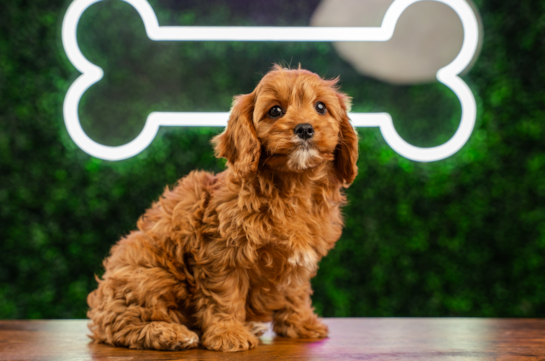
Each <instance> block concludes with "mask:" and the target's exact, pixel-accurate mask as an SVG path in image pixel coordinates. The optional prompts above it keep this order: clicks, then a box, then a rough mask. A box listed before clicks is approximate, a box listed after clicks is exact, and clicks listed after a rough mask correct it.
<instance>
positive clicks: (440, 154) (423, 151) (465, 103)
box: [62, 0, 479, 162]
mask: <svg viewBox="0 0 545 361" xmlns="http://www.w3.org/2000/svg"><path fill="white" fill-rule="evenodd" d="M99 1H101V0H75V1H74V2H73V3H72V4H70V6H69V7H68V10H67V11H66V15H65V16H64V20H63V24H62V43H63V46H64V50H65V51H66V54H67V56H68V59H69V60H70V61H71V62H72V64H73V65H74V66H75V67H76V69H78V70H79V71H80V72H81V73H82V74H81V76H80V77H78V78H77V79H76V81H75V82H74V83H73V84H72V85H71V86H70V88H69V89H68V92H67V94H66V97H65V99H64V107H63V112H64V122H65V124H66V128H67V129H68V134H70V137H72V140H74V142H75V143H76V144H77V145H78V147H80V148H81V149H82V150H83V151H85V152H86V153H88V154H90V155H92V156H94V157H96V158H101V159H106V160H111V161H115V160H122V159H126V158H130V157H133V156H135V155H137V154H138V153H140V152H142V151H143V150H144V149H146V147H147V146H148V145H149V144H150V143H151V142H152V140H153V138H155V135H156V134H157V131H158V130H159V127H160V126H218V127H224V126H226V125H227V120H228V118H229V113H228V112H225V113H207V112H203V113H189V112H180V113H166V112H153V113H151V114H150V115H149V116H148V118H147V120H146V124H145V126H144V129H143V130H142V132H141V133H140V134H139V135H138V136H137V137H136V138H135V139H134V140H132V141H131V142H129V143H127V144H125V145H121V146H117V147H111V146H105V145H102V144H99V143H97V142H95V141H94V140H92V139H91V138H89V136H87V134H86V133H85V132H84V131H83V128H82V127H81V123H80V120H79V116H78V106H79V101H80V99H81V97H82V96H83V94H84V93H85V91H86V90H87V89H88V88H89V87H90V86H92V85H93V84H95V83H96V82H98V81H99V80H100V79H102V76H103V75H104V72H103V71H102V69H101V68H99V67H98V66H96V65H94V64H92V63H91V62H89V60H87V59H86V58H85V57H84V56H83V54H82V53H81V51H80V49H79V46H78V42H77V38H76V31H77V27H78V22H79V19H80V17H81V15H82V14H83V13H84V12H85V10H86V9H87V8H88V7H89V6H91V5H92V4H94V3H96V2H99ZM124 1H125V2H127V3H129V4H130V5H132V6H133V7H134V8H135V9H136V10H137V11H138V13H139V14H140V16H141V17H142V20H143V22H144V26H145V28H146V33H147V35H148V37H149V38H150V39H151V40H154V41H327V42H333V41H388V40H389V39H390V38H391V37H392V35H393V33H394V29H395V25H396V23H397V21H398V19H399V17H400V16H401V14H402V13H403V12H404V11H405V9H406V8H407V7H409V6H410V5H412V4H414V3H416V2H419V1H423V0H395V1H394V2H393V3H392V5H391V6H390V8H389V9H388V11H387V12H386V15H385V16H384V20H383V22H382V25H381V26H380V27H253V26H244V27H239V26H159V23H158V21H157V17H156V15H155V12H154V11H153V9H152V7H151V6H150V4H149V3H148V2H147V1H146V0H124ZM432 1H437V2H440V3H443V4H446V5H448V6H450V7H451V8H452V9H453V10H454V11H455V12H456V13H457V14H458V16H459V17H460V20H461V21H462V26H463V29H464V41H463V45H462V49H461V50H460V53H459V54H458V56H457V57H456V58H455V59H454V60H453V61H452V63H450V64H448V65H447V66H445V67H443V68H441V69H439V70H438V71H437V80H438V81H439V82H441V83H443V84H444V85H446V86H447V87H449V88H450V89H451V90H452V91H453V92H454V93H455V94H456V96H457V97H458V99H459V100H460V105H461V108H462V117H461V120H460V125H459V126H458V129H457V130H456V133H455V134H454V136H453V137H452V138H451V139H450V140H448V141H447V142H446V143H444V144H441V145H439V146H436V147H430V148H421V147H415V146H413V145H411V144H409V143H407V142H406V141H405V140H403V138H401V137H400V136H399V134H398V133H397V132H396V130H395V128H394V124H393V121H392V117H391V116H390V114H388V113H350V118H351V120H352V124H353V125H354V126H355V127H379V128H380V131H381V133H382V135H383V137H384V139H385V140H386V142H387V143H388V144H389V145H390V147H392V149H393V150H394V151H396V152H397V153H399V154H400V155H402V156H403V157H405V158H408V159H411V160H414V161H419V162H432V161H437V160H441V159H444V158H447V157H449V156H451V155H453V154H454V153H456V152H457V151H458V150H460V149H461V148H462V147H463V146H464V144H465V143H466V142H467V141H468V139H469V137H470V135H471V133H472V131H473V128H474V126H475V119H476V114H477V107H476V103H475V98H474V96H473V93H472V92H471V90H470V89H469V87H468V86H467V84H466V83H465V82H464V81H463V80H462V79H460V77H459V76H458V75H459V74H460V72H462V71H463V70H464V69H465V68H466V67H467V66H468V64H469V63H470V62H471V59H472V58H473V56H474V54H475V52H476V51H477V44H478V40H479V27H478V23H477V18H476V16H475V13H474V12H473V10H472V8H471V6H469V5H468V4H467V3H466V2H465V1H464V0H432Z"/></svg>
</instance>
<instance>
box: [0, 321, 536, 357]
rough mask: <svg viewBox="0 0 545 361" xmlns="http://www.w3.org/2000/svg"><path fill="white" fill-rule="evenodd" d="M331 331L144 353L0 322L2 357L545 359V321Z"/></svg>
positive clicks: (366, 324)
mask: <svg viewBox="0 0 545 361" xmlns="http://www.w3.org/2000/svg"><path fill="white" fill-rule="evenodd" d="M325 322H326V323H327V324H328V325H329V328H330V337H329V338H328V339H324V340H290V339H286V338H281V337H275V336H274V335H273V334H272V333H270V332H269V333H267V334H265V335H264V336H262V337H261V343H260V345H259V346H258V347H257V348H256V349H254V350H251V351H246V352H240V353H220V352H213V351H208V350H204V349H196V350H189V351H181V352H169V351H139V350H129V349H125V348H116V347H110V346H106V345H97V344H92V343H90V342H89V339H88V338H87V336H86V335H87V333H88V330H87V326H86V323H87V321H86V320H53V321H0V360H57V361H61V360H109V361H125V360H126V361H129V360H130V361H137V360H260V361H262V360H328V361H332V360H545V320H534V319H478V318H328V319H325Z"/></svg>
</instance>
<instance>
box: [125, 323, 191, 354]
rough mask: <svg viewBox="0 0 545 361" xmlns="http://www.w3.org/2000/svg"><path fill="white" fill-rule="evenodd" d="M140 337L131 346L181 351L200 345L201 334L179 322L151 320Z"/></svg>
mask: <svg viewBox="0 0 545 361" xmlns="http://www.w3.org/2000/svg"><path fill="white" fill-rule="evenodd" d="M140 337H141V339H139V340H138V343H135V344H133V345H130V348H145V349H154V350H165V351H180V350H185V349H189V348H195V347H198V346H199V336H197V334H196V333H195V332H193V331H191V330H189V329H188V328H187V327H186V326H184V325H180V324H177V323H169V322H151V323H149V324H148V325H147V326H146V327H145V328H144V329H143V330H142V333H141V335H140Z"/></svg>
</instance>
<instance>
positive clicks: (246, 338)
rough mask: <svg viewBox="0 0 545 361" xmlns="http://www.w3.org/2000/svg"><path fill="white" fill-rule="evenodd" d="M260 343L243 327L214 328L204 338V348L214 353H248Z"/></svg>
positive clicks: (206, 332)
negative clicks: (247, 351)
mask: <svg viewBox="0 0 545 361" xmlns="http://www.w3.org/2000/svg"><path fill="white" fill-rule="evenodd" d="M258 343H259V341H258V339H257V337H256V336H254V335H253V334H252V333H251V332H250V331H249V330H247V329H246V328H245V327H242V326H234V327H223V326H222V327H218V328H215V329H214V328H213V327H212V329H210V330H207V331H205V333H204V334H203V336H202V344H203V346H204V347H206V348H207V349H209V350H213V351H224V352H237V351H246V350H249V349H252V348H254V347H256V346H257V344H258Z"/></svg>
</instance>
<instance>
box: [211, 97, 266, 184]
mask: <svg viewBox="0 0 545 361" xmlns="http://www.w3.org/2000/svg"><path fill="white" fill-rule="evenodd" d="M254 105H255V94H254V93H250V94H245V95H239V96H236V97H235V99H234V101H233V107H232V108H231V116H230V117H229V122H228V123H227V127H226V128H225V131H224V132H223V133H221V134H220V135H218V136H216V137H215V138H214V139H212V144H214V146H215V150H216V156H217V157H221V158H225V159H227V162H228V164H229V165H230V166H231V167H232V168H233V169H234V170H235V171H236V172H237V173H239V174H240V175H241V176H245V175H248V174H251V173H255V172H256V171H257V167H258V164H259V156H260V154H261V143H260V142H259V139H258V138H257V134H256V131H255V127H254V123H253V113H254Z"/></svg>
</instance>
